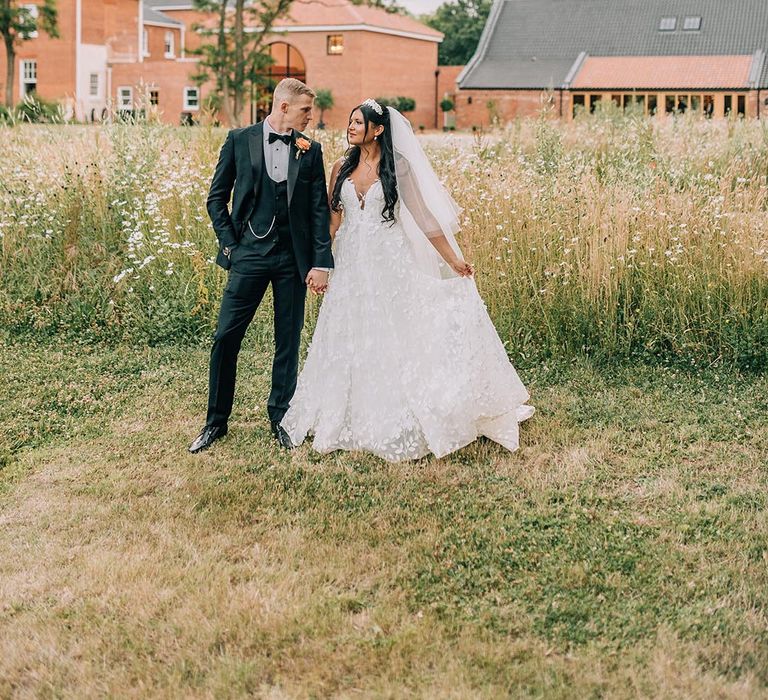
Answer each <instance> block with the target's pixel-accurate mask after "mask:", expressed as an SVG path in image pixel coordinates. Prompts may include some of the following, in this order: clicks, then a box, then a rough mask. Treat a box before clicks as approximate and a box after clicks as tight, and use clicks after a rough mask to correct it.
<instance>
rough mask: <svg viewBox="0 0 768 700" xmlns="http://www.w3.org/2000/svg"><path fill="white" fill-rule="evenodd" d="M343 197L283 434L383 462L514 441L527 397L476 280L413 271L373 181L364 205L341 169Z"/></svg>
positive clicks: (402, 235)
mask: <svg viewBox="0 0 768 700" xmlns="http://www.w3.org/2000/svg"><path fill="white" fill-rule="evenodd" d="M341 203H342V205H343V209H344V219H343V221H342V224H341V226H340V227H339V230H338V233H337V235H336V240H335V243H334V260H335V269H334V270H333V271H332V273H331V279H330V282H329V286H328V291H327V293H326V295H325V298H324V300H323V303H322V306H321V308H320V313H319V316H318V319H317V326H316V329H315V333H314V336H313V338H312V342H311V345H310V347H309V352H308V355H307V359H306V362H305V364H304V368H303V370H302V372H301V375H300V377H299V380H298V386H297V389H296V393H295V394H294V396H293V399H292V401H291V404H290V408H289V410H288V412H287V413H286V415H285V417H284V418H283V420H282V425H283V427H284V428H285V429H286V431H287V432H288V434H289V435H290V437H291V440H292V441H293V442H294V444H297V445H298V444H300V443H301V442H303V441H304V439H305V438H306V436H307V435H309V434H312V435H314V442H313V447H314V449H315V450H317V451H318V452H322V453H327V452H331V451H333V450H364V451H366V452H372V453H373V454H375V455H378V456H379V457H382V458H384V459H386V460H389V461H392V462H397V461H401V460H408V459H416V458H419V457H423V456H424V455H427V454H429V453H430V452H431V453H433V454H434V455H436V456H438V457H441V456H443V455H446V454H448V453H450V452H453V451H454V450H457V449H459V448H460V447H463V446H464V445H467V444H468V443H470V442H472V441H473V440H475V439H476V438H477V437H478V436H480V435H485V436H487V437H489V438H491V439H492V440H495V441H496V442H498V443H500V444H501V445H503V446H504V447H506V448H507V449H509V450H515V449H517V448H518V446H519V436H518V423H519V422H520V421H523V420H525V419H527V418H529V417H530V416H531V415H533V408H532V407H530V406H527V405H525V404H526V401H527V400H528V392H527V391H526V389H525V387H524V386H523V384H522V382H521V381H520V378H519V377H518V375H517V372H516V371H515V369H514V367H513V366H512V365H511V364H510V362H509V359H508V358H507V354H506V352H505V350H504V346H503V345H502V343H501V341H500V339H499V336H498V334H497V333H496V329H495V328H494V326H493V323H492V322H491V319H490V318H489V316H488V312H487V310H486V308H485V304H484V303H483V301H482V299H481V298H480V295H479V294H478V291H477V287H476V286H475V282H474V280H472V279H471V278H462V277H454V278H452V279H438V278H436V277H431V276H429V275H426V274H424V273H422V272H420V271H419V270H418V266H417V265H416V264H415V261H414V257H413V256H414V251H413V249H412V246H411V244H410V242H409V240H408V237H407V235H406V232H405V230H404V228H403V226H401V225H400V224H399V223H395V224H394V225H393V224H392V223H390V222H384V221H382V216H381V211H382V208H383V206H384V195H383V190H382V187H381V183H380V182H379V181H378V180H377V181H376V182H374V184H373V185H372V186H371V188H370V189H369V191H368V192H367V194H366V196H365V206H364V208H361V205H360V203H359V202H358V199H357V194H356V192H355V187H354V184H353V183H352V181H351V180H345V181H344V183H343V185H342V189H341ZM398 207H399V205H398ZM398 212H399V209H396V211H395V217H396V219H397V218H398Z"/></svg>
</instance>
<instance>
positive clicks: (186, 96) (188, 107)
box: [184, 85, 200, 112]
mask: <svg viewBox="0 0 768 700" xmlns="http://www.w3.org/2000/svg"><path fill="white" fill-rule="evenodd" d="M190 92H194V93H195V101H196V102H197V104H194V105H191V104H189V97H190ZM199 109H200V88H199V87H191V86H189V85H187V86H185V87H184V111H185V112H197V111H198V110H199Z"/></svg>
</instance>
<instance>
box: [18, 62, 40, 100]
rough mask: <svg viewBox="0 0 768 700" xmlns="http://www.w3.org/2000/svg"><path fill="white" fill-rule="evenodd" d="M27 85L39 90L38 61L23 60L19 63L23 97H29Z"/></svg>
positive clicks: (20, 88) (20, 87)
mask: <svg viewBox="0 0 768 700" xmlns="http://www.w3.org/2000/svg"><path fill="white" fill-rule="evenodd" d="M27 85H34V86H35V90H37V60H36V59H22V60H21V61H19V92H20V94H21V96H22V97H24V96H25V95H27V94H28V93H27Z"/></svg>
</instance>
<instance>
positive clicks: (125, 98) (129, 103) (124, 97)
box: [117, 87, 133, 109]
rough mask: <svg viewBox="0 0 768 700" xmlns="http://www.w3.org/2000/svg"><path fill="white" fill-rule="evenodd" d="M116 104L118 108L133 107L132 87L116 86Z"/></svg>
mask: <svg viewBox="0 0 768 700" xmlns="http://www.w3.org/2000/svg"><path fill="white" fill-rule="evenodd" d="M117 106H118V108H119V109H131V108H132V107H133V88H132V87H119V88H117Z"/></svg>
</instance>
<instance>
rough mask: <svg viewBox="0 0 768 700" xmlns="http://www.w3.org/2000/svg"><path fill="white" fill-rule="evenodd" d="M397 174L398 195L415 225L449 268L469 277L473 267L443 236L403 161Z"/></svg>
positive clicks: (472, 272)
mask: <svg viewBox="0 0 768 700" xmlns="http://www.w3.org/2000/svg"><path fill="white" fill-rule="evenodd" d="M398 166H399V167H398V171H397V176H398V180H399V181H400V195H401V196H402V198H403V203H404V204H405V206H406V207H408V211H409V212H411V216H413V218H414V220H415V221H416V225H417V226H418V227H419V228H420V229H421V230H422V231H423V232H424V234H425V235H426V237H427V238H428V239H429V242H430V243H431V244H432V245H433V246H434V247H435V250H436V251H437V252H438V253H439V254H440V257H441V258H442V259H443V260H445V262H446V263H448V265H450V267H451V269H453V271H454V272H455V273H456V274H457V275H461V276H462V277H471V276H472V275H473V274H474V268H473V267H472V265H470V264H469V263H468V262H467V261H466V260H462V259H461V258H460V257H459V256H458V255H456V251H455V250H454V249H453V247H452V246H451V244H450V243H449V241H448V239H447V238H446V237H445V234H444V233H443V230H442V228H440V224H439V223H438V221H437V219H436V218H435V216H434V215H433V214H432V212H431V211H430V210H429V207H428V206H427V205H426V203H425V202H424V199H423V197H422V196H421V190H420V189H419V188H418V187H416V186H415V184H414V182H413V174H412V173H411V171H410V169H409V168H408V167H407V165H405V164H404V163H403V164H402V165H401V164H398Z"/></svg>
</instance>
